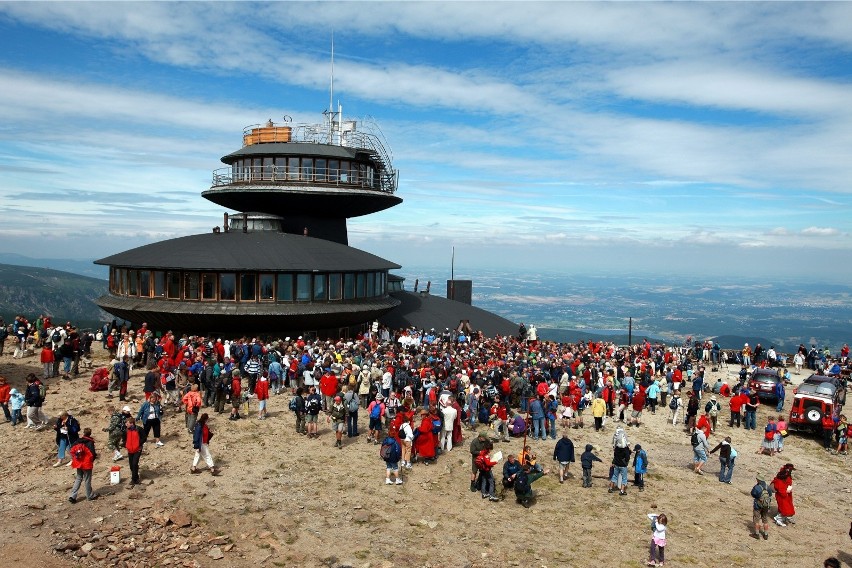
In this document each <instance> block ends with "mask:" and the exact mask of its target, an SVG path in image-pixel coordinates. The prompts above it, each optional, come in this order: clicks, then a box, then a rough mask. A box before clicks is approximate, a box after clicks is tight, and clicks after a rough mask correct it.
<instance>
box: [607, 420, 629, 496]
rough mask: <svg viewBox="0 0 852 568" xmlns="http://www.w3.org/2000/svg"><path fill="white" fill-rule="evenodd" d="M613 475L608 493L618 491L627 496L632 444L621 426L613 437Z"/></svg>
mask: <svg viewBox="0 0 852 568" xmlns="http://www.w3.org/2000/svg"><path fill="white" fill-rule="evenodd" d="M612 452H613V454H612V475H611V476H610V480H609V489H608V491H607V492H608V493H612V492H613V491H615V489H616V488H617V489H618V494H619V495H621V496H624V495H627V466H628V465H629V464H630V456H631V454H632V452H631V451H630V442H629V441H628V440H627V433H626V432H625V431H624V428H622V427H621V426H619V427H618V428H617V429H616V430H615V434H614V435H613V437H612Z"/></svg>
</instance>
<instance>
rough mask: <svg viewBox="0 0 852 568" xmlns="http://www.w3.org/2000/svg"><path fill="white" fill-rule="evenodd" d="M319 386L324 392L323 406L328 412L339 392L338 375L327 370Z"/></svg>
mask: <svg viewBox="0 0 852 568" xmlns="http://www.w3.org/2000/svg"><path fill="white" fill-rule="evenodd" d="M319 388H320V392H321V393H322V400H323V408H325V410H326V412H328V411H330V410H331V405H332V403H333V402H334V395H336V394H337V376H336V375H335V374H334V373H332V372H331V371H326V372H325V373H324V374H323V376H322V377H321V378H320V383H319Z"/></svg>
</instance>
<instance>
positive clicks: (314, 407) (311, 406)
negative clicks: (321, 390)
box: [306, 397, 322, 414]
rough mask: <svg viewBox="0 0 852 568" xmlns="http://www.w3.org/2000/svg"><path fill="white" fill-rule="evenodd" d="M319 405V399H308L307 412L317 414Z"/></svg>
mask: <svg viewBox="0 0 852 568" xmlns="http://www.w3.org/2000/svg"><path fill="white" fill-rule="evenodd" d="M321 406H322V404H321V403H320V401H319V399H318V398H316V397H314V398H311V399H309V400H308V406H307V409H306V410H307V411H308V414H318V413H319V410H320V407H321Z"/></svg>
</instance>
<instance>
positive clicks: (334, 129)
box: [213, 116, 399, 193]
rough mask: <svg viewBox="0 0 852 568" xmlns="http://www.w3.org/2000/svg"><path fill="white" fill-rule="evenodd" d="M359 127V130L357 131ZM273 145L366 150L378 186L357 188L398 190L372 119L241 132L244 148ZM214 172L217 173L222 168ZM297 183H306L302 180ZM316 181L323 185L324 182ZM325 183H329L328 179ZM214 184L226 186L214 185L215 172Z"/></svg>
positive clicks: (395, 174) (387, 151) (251, 128)
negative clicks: (292, 144)
mask: <svg viewBox="0 0 852 568" xmlns="http://www.w3.org/2000/svg"><path fill="white" fill-rule="evenodd" d="M359 128H361V129H362V130H359ZM272 142H279V143H289V142H302V143H308V144H330V145H333V146H346V147H348V148H358V149H361V150H365V151H366V152H367V153H369V154H371V155H372V156H373V161H374V163H375V170H376V176H377V177H378V181H379V183H378V187H375V186H371V187H365V186H364V184H363V182H362V183H360V184H358V185H360V186H361V187H363V188H364V189H376V190H378V191H384V192H387V193H394V192H395V191H396V190H397V186H398V183H399V172H398V171H397V170H395V169H394V168H393V154H392V153H391V151H390V148H389V146H388V144H387V141H386V140H385V137H384V134H383V133H382V131H381V129H380V128H379V126H378V124H377V123H376V121H375V120H374V119H373V118H372V117H369V116H368V117H366V118H364V119H363V120H361V121H360V122H359V121H355V120H343V121H342V122H338V121H337V120H333V121H329V122H325V123H322V124H295V125H291V124H290V123H289V122H284V123H283V124H279V123H274V122H272V121H271V120H270V121H268V122H266V123H265V124H254V125H251V126H247V127H245V128H244V129H243V145H254V144H264V143H272ZM216 171H217V172H220V171H221V169H219V170H216ZM300 180H301V181H307V180H302V179H301V178H300ZM242 181H248V180H242ZM253 181H254V180H253ZM261 181H273V180H261ZM290 181H292V180H290ZM297 181H298V180H297ZM316 181H320V182H321V183H323V182H325V180H316ZM328 181H329V182H331V180H330V179H329V180H328ZM331 183H334V182H331ZM213 185H226V184H224V183H216V172H214V183H213ZM347 185H348V184H347Z"/></svg>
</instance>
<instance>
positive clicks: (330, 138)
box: [328, 30, 334, 144]
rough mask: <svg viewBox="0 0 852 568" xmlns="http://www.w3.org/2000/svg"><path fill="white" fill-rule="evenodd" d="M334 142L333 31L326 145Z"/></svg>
mask: <svg viewBox="0 0 852 568" xmlns="http://www.w3.org/2000/svg"><path fill="white" fill-rule="evenodd" d="M333 142H334V30H331V78H330V80H329V86H328V143H329V144H332V143H333Z"/></svg>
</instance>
